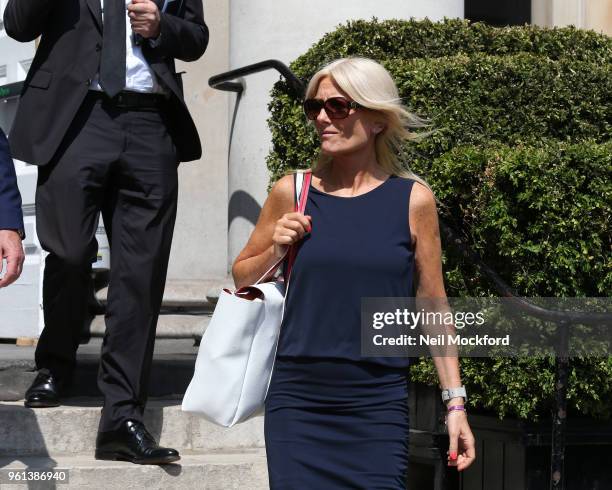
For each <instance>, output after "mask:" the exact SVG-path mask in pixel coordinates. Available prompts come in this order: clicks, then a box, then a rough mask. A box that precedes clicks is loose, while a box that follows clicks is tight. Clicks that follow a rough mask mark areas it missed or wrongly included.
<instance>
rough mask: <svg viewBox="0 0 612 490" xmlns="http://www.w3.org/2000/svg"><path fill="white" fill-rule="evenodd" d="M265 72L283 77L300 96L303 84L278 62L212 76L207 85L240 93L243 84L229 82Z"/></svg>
mask: <svg viewBox="0 0 612 490" xmlns="http://www.w3.org/2000/svg"><path fill="white" fill-rule="evenodd" d="M266 70H276V71H278V72H279V73H280V74H281V75H282V76H283V77H285V80H287V83H288V84H289V85H290V86H291V88H292V89H293V90H295V92H296V93H297V94H298V95H300V96H301V95H302V93H303V92H304V88H305V84H304V82H303V81H302V80H300V78H298V77H297V76H296V75H295V73H293V72H292V71H291V70H290V69H289V67H288V66H287V65H285V64H284V63H283V62H282V61H279V60H265V61H260V62H259V63H253V64H252V65H247V66H243V67H242V68H236V69H235V70H230V71H227V72H224V73H221V74H219V75H215V76H212V77H210V78H209V79H208V85H210V86H211V87H212V88H215V89H217V90H225V91H227V92H237V93H242V92H243V91H244V88H245V85H244V82H243V81H241V80H240V81H238V82H232V81H231V80H236V79H239V78H241V77H245V76H247V75H252V74H254V73H259V72H262V71H266Z"/></svg>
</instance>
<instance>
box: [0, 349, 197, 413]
mask: <svg viewBox="0 0 612 490" xmlns="http://www.w3.org/2000/svg"><path fill="white" fill-rule="evenodd" d="M101 344H102V339H100V338H94V339H91V340H90V341H89V343H88V344H83V345H81V346H79V350H78V351H77V366H76V368H75V370H74V376H73V380H72V383H71V385H70V386H69V387H68V389H67V391H66V392H65V393H64V395H65V396H68V397H76V396H88V397H96V396H98V397H99V396H101V393H100V392H99V390H98V385H97V376H98V366H99V361H100V349H101ZM197 351H198V347H196V346H195V345H194V341H193V340H190V339H181V340H171V339H158V340H157V341H156V343H155V353H154V356H153V363H152V365H151V374H150V382H149V391H148V393H149V396H152V397H174V398H176V397H179V396H182V395H183V394H184V393H185V390H186V389H187V386H188V385H189V382H190V381H191V377H192V376H193V370H194V365H195V359H196V355H197ZM34 369H35V363H34V348H30V347H15V346H7V345H0V400H5V401H14V400H21V399H23V397H24V396H25V392H26V390H27V388H28V386H30V384H31V383H32V381H34V378H35V377H36V372H35V371H34Z"/></svg>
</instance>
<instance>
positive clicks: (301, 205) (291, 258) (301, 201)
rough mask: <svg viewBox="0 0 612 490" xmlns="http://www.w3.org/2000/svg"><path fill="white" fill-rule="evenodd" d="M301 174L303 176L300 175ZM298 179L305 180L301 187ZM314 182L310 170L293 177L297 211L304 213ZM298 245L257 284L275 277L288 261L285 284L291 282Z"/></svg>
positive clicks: (292, 246) (291, 248)
mask: <svg viewBox="0 0 612 490" xmlns="http://www.w3.org/2000/svg"><path fill="white" fill-rule="evenodd" d="M298 173H300V174H301V176H299V175H298ZM298 178H303V181H302V183H301V185H299V182H298ZM311 180H312V172H311V171H310V170H306V171H304V172H296V173H295V174H294V175H293V182H294V183H295V185H294V202H295V207H294V209H295V211H299V212H302V213H303V212H304V210H305V209H306V201H307V199H308V190H309V189H310V181H311ZM298 188H300V192H299V195H298V192H297V189H298ZM297 249H298V244H295V245H291V246H290V247H289V249H288V250H287V252H285V255H283V256H282V257H281V258H280V259H278V260H277V261H276V263H275V264H274V265H273V266H272V267H270V268H269V269H268V270H267V271H266V272H265V274H264V275H262V276H261V277H260V278H259V279H258V280H257V281H256V282H255V284H259V283H260V282H263V281H264V280H265V279H266V278H268V277H270V275H274V273H275V271H276V270H277V269H278V267H279V266H280V265H281V264H282V263H283V262H284V261H285V259H287V267H286V268H285V271H284V277H285V284H288V282H289V273H290V272H291V268H292V267H293V263H294V262H295V258H296V256H297Z"/></svg>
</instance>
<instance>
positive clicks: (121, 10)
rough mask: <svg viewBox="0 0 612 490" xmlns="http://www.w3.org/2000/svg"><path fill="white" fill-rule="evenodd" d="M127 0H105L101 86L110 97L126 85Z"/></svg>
mask: <svg viewBox="0 0 612 490" xmlns="http://www.w3.org/2000/svg"><path fill="white" fill-rule="evenodd" d="M126 15H127V12H126V10H125V0H104V31H103V36H102V37H103V39H102V56H101V58H100V86H101V87H102V90H104V92H106V94H108V96H109V97H113V96H114V95H117V93H119V92H120V91H121V90H123V88H124V87H125V16H126Z"/></svg>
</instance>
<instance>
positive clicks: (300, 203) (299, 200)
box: [285, 170, 312, 284]
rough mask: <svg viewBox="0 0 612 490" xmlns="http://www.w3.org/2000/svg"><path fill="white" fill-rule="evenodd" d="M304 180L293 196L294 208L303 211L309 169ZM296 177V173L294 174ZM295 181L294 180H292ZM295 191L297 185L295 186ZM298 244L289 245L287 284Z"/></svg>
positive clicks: (309, 174) (310, 176)
mask: <svg viewBox="0 0 612 490" xmlns="http://www.w3.org/2000/svg"><path fill="white" fill-rule="evenodd" d="M302 175H303V176H304V182H303V184H302V190H301V193H300V195H299V196H298V195H297V192H296V196H295V201H296V204H295V210H296V211H298V212H300V213H303V212H304V210H305V209H306V201H307V199H308V190H309V189H310V181H311V180H312V172H311V171H310V170H308V171H306V172H303V173H302ZM296 179H297V174H296ZM294 181H296V180H294ZM295 189H296V191H297V187H295ZM298 248H299V244H298V243H295V244H293V245H291V247H289V254H288V255H289V258H288V259H287V268H286V269H285V284H289V277H290V276H291V269H292V268H293V264H294V263H295V258H296V257H297V252H298Z"/></svg>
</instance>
